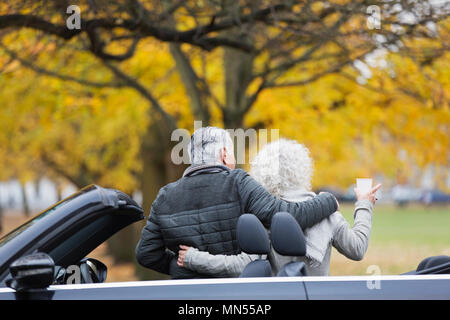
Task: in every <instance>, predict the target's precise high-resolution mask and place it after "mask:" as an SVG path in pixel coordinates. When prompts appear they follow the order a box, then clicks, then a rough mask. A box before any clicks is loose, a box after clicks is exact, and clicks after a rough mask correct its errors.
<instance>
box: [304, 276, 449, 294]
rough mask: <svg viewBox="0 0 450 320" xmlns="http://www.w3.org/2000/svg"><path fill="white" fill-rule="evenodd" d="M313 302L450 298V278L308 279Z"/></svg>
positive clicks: (357, 277)
mask: <svg viewBox="0 0 450 320" xmlns="http://www.w3.org/2000/svg"><path fill="white" fill-rule="evenodd" d="M304 283H305V286H306V291H307V293H308V298H309V299H310V300H329V299H332V300H397V299H401V300H404V299H414V300H422V299H430V300H437V299H447V300H448V299H450V275H393V276H351V277H305V279H304Z"/></svg>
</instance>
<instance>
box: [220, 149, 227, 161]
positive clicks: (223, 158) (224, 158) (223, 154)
mask: <svg viewBox="0 0 450 320" xmlns="http://www.w3.org/2000/svg"><path fill="white" fill-rule="evenodd" d="M219 161H220V162H221V163H222V164H223V165H226V164H227V162H226V161H227V149H226V148H225V147H222V148H221V149H220V151H219Z"/></svg>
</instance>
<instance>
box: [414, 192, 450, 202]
mask: <svg viewBox="0 0 450 320" xmlns="http://www.w3.org/2000/svg"><path fill="white" fill-rule="evenodd" d="M420 202H422V203H423V204H425V205H431V204H443V205H445V204H450V194H447V193H445V192H442V191H440V190H426V191H424V192H423V193H422V196H421V197H420Z"/></svg>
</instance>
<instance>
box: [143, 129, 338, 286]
mask: <svg viewBox="0 0 450 320" xmlns="http://www.w3.org/2000/svg"><path fill="white" fill-rule="evenodd" d="M188 150H189V157H190V159H191V163H192V165H191V166H190V167H189V168H187V169H186V171H185V172H184V174H183V177H182V178H181V179H179V180H178V181H175V182H173V183H170V184H168V185H166V186H164V187H163V188H161V190H160V191H159V193H158V195H157V197H156V199H155V201H154V202H153V204H152V207H151V211H150V215H149V218H148V220H147V224H146V226H145V227H144V228H143V230H142V235H141V239H140V240H139V242H138V244H137V246H136V258H137V260H138V262H139V263H140V264H141V265H143V266H144V267H147V268H150V269H153V270H155V271H158V272H161V273H165V274H169V275H170V276H171V278H172V279H186V278H205V277H211V275H203V274H199V273H196V272H194V271H191V270H188V269H186V268H183V267H180V266H178V265H177V254H178V251H179V249H180V248H179V245H188V246H192V247H195V248H198V249H199V250H201V251H207V252H209V253H211V254H225V255H236V254H239V253H240V250H239V246H238V243H237V240H236V223H237V220H238V218H239V216H240V215H242V214H244V213H251V214H254V215H255V216H256V217H258V218H259V219H260V220H261V222H262V223H263V224H264V225H265V226H266V227H269V226H270V222H271V219H272V216H273V215H274V214H275V213H277V212H280V211H287V212H289V213H290V214H292V215H293V216H294V218H295V219H296V220H297V221H298V223H299V224H300V226H301V227H302V228H309V227H311V226H313V225H315V224H316V223H318V222H320V221H322V220H323V219H324V218H327V217H328V216H329V215H331V214H332V213H334V212H335V211H336V210H337V209H338V207H339V204H338V202H337V200H336V198H335V197H334V196H333V195H331V194H329V193H322V194H320V195H318V196H316V197H314V198H312V199H311V200H308V201H304V202H298V203H295V202H287V201H284V200H281V199H278V198H276V197H275V196H274V195H272V194H270V193H269V192H268V191H267V190H266V189H264V187H263V186H261V185H260V184H259V183H258V182H256V180H254V179H253V178H252V177H251V176H249V175H248V174H247V173H246V172H245V171H244V170H241V169H235V158H234V146H233V141H232V140H231V137H230V135H229V133H228V132H227V131H225V130H224V129H220V128H216V127H205V128H200V129H197V130H196V131H195V132H194V134H193V135H192V137H191V141H190V143H189V146H188ZM218 276H219V275H218Z"/></svg>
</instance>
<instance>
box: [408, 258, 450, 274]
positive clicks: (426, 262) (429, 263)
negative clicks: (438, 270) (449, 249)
mask: <svg viewBox="0 0 450 320" xmlns="http://www.w3.org/2000/svg"><path fill="white" fill-rule="evenodd" d="M449 262H450V257H449V256H432V257H428V258H425V259H423V260H422V262H420V263H419V265H418V266H417V269H416V271H422V270H425V269H429V268H434V267H437V266H440V265H444V264H446V263H449Z"/></svg>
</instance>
